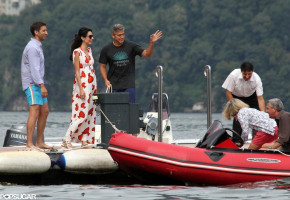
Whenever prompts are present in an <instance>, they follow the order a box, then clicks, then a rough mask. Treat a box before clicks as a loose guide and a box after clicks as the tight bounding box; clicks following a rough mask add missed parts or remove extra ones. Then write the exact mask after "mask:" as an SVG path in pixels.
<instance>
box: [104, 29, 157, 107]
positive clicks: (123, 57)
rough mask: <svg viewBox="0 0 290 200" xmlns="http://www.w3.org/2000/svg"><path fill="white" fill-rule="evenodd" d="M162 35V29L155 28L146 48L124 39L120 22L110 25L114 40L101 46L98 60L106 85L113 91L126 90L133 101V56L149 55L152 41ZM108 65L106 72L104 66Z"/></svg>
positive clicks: (151, 50) (131, 101)
mask: <svg viewBox="0 0 290 200" xmlns="http://www.w3.org/2000/svg"><path fill="white" fill-rule="evenodd" d="M161 37H162V31H159V30H157V31H156V32H155V33H153V34H152V35H151V36H150V41H149V45H148V47H147V49H145V50H144V49H143V48H142V47H140V46H139V45H138V44H136V43H134V42H131V41H127V40H125V28H124V26H123V25H121V24H115V25H114V26H113V27H112V38H113V39H114V41H113V42H112V43H110V44H108V45H106V46H105V47H103V48H102V50H101V54H100V58H99V62H100V72H101V76H102V78H103V79H104V81H105V85H106V86H107V87H112V89H113V92H128V93H129V98H130V99H129V101H130V103H135V57H136V56H137V55H139V56H142V57H148V58H149V57H151V56H152V53H153V49H154V43H155V42H156V41H158V40H159V39H160V38H161ZM107 64H108V65H109V70H108V72H107V69H106V66H107Z"/></svg>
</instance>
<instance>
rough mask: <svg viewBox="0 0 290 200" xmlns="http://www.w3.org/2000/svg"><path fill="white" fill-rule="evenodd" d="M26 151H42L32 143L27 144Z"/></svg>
mask: <svg viewBox="0 0 290 200" xmlns="http://www.w3.org/2000/svg"><path fill="white" fill-rule="evenodd" d="M25 151H41V149H40V148H38V147H36V146H34V145H30V146H26V148H25Z"/></svg>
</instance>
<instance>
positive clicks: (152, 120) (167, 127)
mask: <svg viewBox="0 0 290 200" xmlns="http://www.w3.org/2000/svg"><path fill="white" fill-rule="evenodd" d="M169 116H170V111H169V102H168V96H167V94H166V93H163V103H162V120H163V123H162V126H163V127H162V131H163V139H164V141H166V143H171V142H172V130H171V122H170V119H169ZM143 124H144V126H143V127H142V129H141V130H140V134H139V135H138V137H141V138H146V139H149V140H156V139H157V138H158V137H156V136H157V135H158V126H159V124H158V94H157V93H154V94H153V95H152V101H151V103H150V105H149V109H148V111H147V114H146V117H145V118H144V120H143Z"/></svg>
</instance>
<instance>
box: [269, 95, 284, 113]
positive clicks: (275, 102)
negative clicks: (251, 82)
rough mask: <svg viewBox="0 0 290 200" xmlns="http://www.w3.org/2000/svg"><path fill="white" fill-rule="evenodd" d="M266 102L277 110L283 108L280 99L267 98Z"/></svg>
mask: <svg viewBox="0 0 290 200" xmlns="http://www.w3.org/2000/svg"><path fill="white" fill-rule="evenodd" d="M268 103H269V105H270V107H271V108H276V110H277V111H278V112H280V111H281V110H283V109H284V105H283V103H282V101H281V100H280V99H278V98H274V99H270V100H268Z"/></svg>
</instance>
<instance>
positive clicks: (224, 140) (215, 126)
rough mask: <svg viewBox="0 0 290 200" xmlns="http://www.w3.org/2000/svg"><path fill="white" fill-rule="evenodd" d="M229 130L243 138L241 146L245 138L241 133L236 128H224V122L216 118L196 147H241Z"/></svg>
mask: <svg viewBox="0 0 290 200" xmlns="http://www.w3.org/2000/svg"><path fill="white" fill-rule="evenodd" d="M227 131H230V132H232V134H234V135H237V137H239V138H240V140H241V146H242V145H243V140H242V139H241V137H240V135H239V134H238V133H236V132H235V131H234V130H232V129H229V128H223V125H222V123H221V122H220V121H219V120H215V121H214V122H213V123H212V125H211V126H210V127H209V128H208V130H207V132H206V133H205V135H204V137H203V138H202V139H201V140H200V141H199V142H198V143H197V145H196V147H198V148H212V147H214V146H215V147H221V148H233V149H237V148H239V147H238V146H237V145H236V144H235V143H234V142H233V141H232V137H231V136H230V135H229V133H228V132H227Z"/></svg>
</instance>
